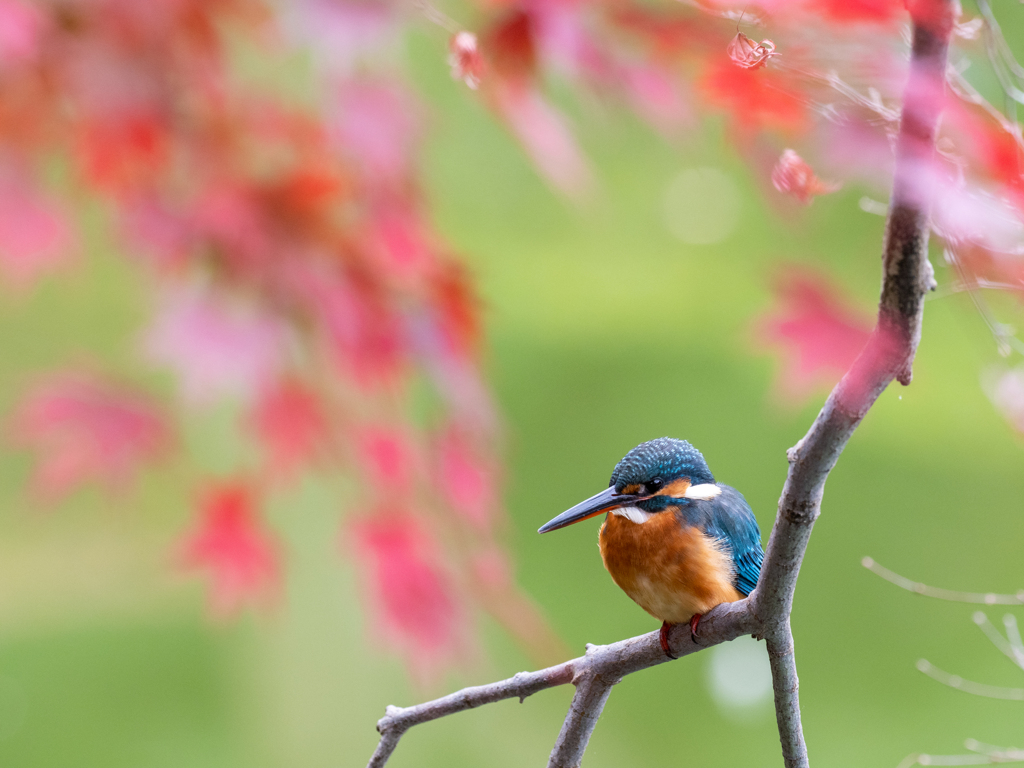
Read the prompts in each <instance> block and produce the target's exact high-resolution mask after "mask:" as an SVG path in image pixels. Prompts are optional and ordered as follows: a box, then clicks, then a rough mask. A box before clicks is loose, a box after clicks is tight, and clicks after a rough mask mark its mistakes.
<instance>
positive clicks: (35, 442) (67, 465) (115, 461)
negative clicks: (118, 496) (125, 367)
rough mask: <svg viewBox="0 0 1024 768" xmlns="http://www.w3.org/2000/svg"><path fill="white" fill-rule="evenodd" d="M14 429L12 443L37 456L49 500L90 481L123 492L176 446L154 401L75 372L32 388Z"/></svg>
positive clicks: (42, 493) (35, 479)
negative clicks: (151, 463) (146, 465)
mask: <svg viewBox="0 0 1024 768" xmlns="http://www.w3.org/2000/svg"><path fill="white" fill-rule="evenodd" d="M9 426H10V430H11V436H12V440H13V442H14V443H15V444H17V445H20V446H23V447H25V448H27V449H28V450H30V451H31V452H32V453H33V454H34V455H35V468H34V470H33V473H32V479H31V484H32V490H33V491H34V492H35V493H36V494H37V495H38V496H39V497H40V498H42V499H44V500H45V501H48V502H53V501H57V500H59V499H61V498H63V497H64V496H66V495H67V494H68V493H70V492H71V491H72V490H74V489H75V488H77V487H79V486H81V485H83V484H85V483H87V482H100V483H103V484H105V485H106V486H108V487H110V488H112V489H115V490H116V489H120V488H122V487H124V486H125V485H126V484H128V483H130V482H131V481H132V480H133V479H134V477H135V475H136V473H137V472H138V471H139V469H140V468H141V466H142V465H143V464H144V463H145V462H147V461H150V460H152V459H154V458H156V457H157V456H159V455H160V454H161V453H162V452H163V451H164V450H165V449H166V448H167V447H168V445H169V443H170V431H169V428H168V426H167V424H166V423H165V421H164V417H163V414H162V413H161V411H160V410H159V409H158V408H157V406H156V404H155V403H154V402H152V401H151V400H150V398H149V397H147V396H145V395H143V394H141V393H138V392H135V391H132V390H131V389H128V388H127V387H125V386H123V385H121V384H117V383H113V382H110V381H106V380H103V379H101V378H99V377H98V376H95V375H91V374H87V373H82V372H77V371H74V372H72V371H67V372H62V373H57V374H53V375H51V376H49V377H47V378H45V379H42V380H40V381H39V382H37V383H36V384H34V385H33V386H32V387H31V388H30V389H29V390H28V392H26V393H25V395H24V396H23V398H22V399H21V401H20V402H19V403H18V405H17V407H16V408H15V410H14V413H13V414H12V416H11V420H10V425H9Z"/></svg>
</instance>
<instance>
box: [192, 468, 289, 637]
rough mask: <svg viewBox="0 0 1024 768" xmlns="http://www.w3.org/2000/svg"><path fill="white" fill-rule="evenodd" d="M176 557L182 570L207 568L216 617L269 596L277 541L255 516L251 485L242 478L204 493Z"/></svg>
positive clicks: (274, 583) (275, 571)
mask: <svg viewBox="0 0 1024 768" xmlns="http://www.w3.org/2000/svg"><path fill="white" fill-rule="evenodd" d="M178 559H179V562H180V564H181V566H182V567H183V568H185V569H186V570H203V571H207V572H208V578H209V592H208V595H209V607H210V612H211V613H212V614H213V615H214V616H215V617H218V618H226V617H229V616H231V615H233V614H235V613H237V612H238V611H239V610H240V609H241V608H242V606H243V605H244V604H245V603H247V602H250V603H256V602H259V601H265V600H267V599H268V598H270V597H272V596H273V593H274V592H275V591H276V589H277V587H278V581H279V579H280V575H279V563H278V554H277V545H276V543H275V541H274V539H273V538H272V536H271V534H270V532H269V531H268V530H266V529H265V528H264V527H263V525H262V524H261V522H260V520H259V515H258V513H257V510H256V504H255V501H254V499H253V491H252V489H251V488H249V486H248V485H246V484H245V483H244V482H242V481H234V482H227V483H224V484H222V485H216V486H213V487H211V488H209V489H208V490H207V491H206V493H205V494H203V496H202V498H201V499H200V502H199V514H198V519H197V520H196V522H195V525H194V527H193V529H192V531H191V532H189V533H188V534H186V535H185V537H184V540H183V541H182V542H181V544H180V547H179V551H178Z"/></svg>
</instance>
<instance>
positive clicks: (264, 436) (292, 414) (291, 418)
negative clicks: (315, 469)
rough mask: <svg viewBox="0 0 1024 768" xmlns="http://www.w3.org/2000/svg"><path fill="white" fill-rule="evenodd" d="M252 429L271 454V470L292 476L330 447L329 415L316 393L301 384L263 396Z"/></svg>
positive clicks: (280, 386) (284, 384) (286, 385)
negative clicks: (328, 440)
mask: <svg viewBox="0 0 1024 768" xmlns="http://www.w3.org/2000/svg"><path fill="white" fill-rule="evenodd" d="M252 421H253V426H254V427H255V429H256V434H257V435H259V437H260V439H261V440H262V441H263V444H264V445H265V446H266V449H267V451H268V452H269V454H270V468H271V470H272V471H273V472H275V473H276V474H279V475H281V476H284V477H289V476H291V475H292V474H293V473H294V471H295V470H296V469H297V468H298V467H299V466H300V465H302V464H304V463H307V462H310V461H312V460H313V459H314V458H315V457H316V456H317V454H318V453H319V452H320V451H321V450H322V449H323V448H324V446H325V445H326V443H327V439H328V434H329V425H328V421H327V415H326V414H325V413H324V409H323V406H322V404H321V403H320V400H319V398H318V397H317V395H316V393H315V392H313V391H312V390H311V389H309V388H307V387H306V386H305V385H304V384H302V383H300V382H298V381H289V380H286V381H282V382H279V383H278V384H277V385H276V386H275V387H273V388H272V389H270V390H268V391H267V392H266V393H265V394H263V395H262V396H261V397H260V399H259V401H258V402H257V404H256V408H255V410H254V411H253V414H252Z"/></svg>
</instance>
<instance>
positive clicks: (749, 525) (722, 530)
mask: <svg viewBox="0 0 1024 768" xmlns="http://www.w3.org/2000/svg"><path fill="white" fill-rule="evenodd" d="M718 487H719V488H721V489H722V493H721V494H719V495H718V496H717V497H716V498H714V499H709V500H707V501H696V502H692V503H691V504H690V505H688V508H684V510H683V514H684V515H685V516H686V517H687V518H689V520H688V522H690V523H691V524H696V525H698V526H699V527H700V528H701V529H702V530H703V531H704V532H705V533H707V534H708V535H709V536H714V537H715V538H716V539H718V540H719V541H721V542H723V543H724V544H725V545H726V546H727V547H728V548H729V551H730V552H731V553H732V560H733V565H734V567H735V569H736V577H735V581H734V582H733V586H735V587H736V589H737V590H739V592H740V593H742V594H744V595H749V594H750V593H751V592H752V591H753V590H754V587H755V586H757V579H758V576H760V575H761V563H762V561H763V560H764V550H763V549H762V547H761V529H760V528H759V527H758V525H757V518H755V517H754V513H753V512H752V511H751V510H750V505H749V504H747V500H746V499H744V498H743V494H742V493H740V492H739V491H737V490H736V489H735V488H731V487H729V486H728V485H722V484H721V483H719V484H718Z"/></svg>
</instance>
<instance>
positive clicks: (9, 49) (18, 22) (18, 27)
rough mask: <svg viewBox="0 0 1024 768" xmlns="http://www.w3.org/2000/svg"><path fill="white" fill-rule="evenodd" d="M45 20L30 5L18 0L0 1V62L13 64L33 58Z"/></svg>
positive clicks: (7, 64) (6, 64)
mask: <svg viewBox="0 0 1024 768" xmlns="http://www.w3.org/2000/svg"><path fill="white" fill-rule="evenodd" d="M45 21H46V19H45V17H44V16H43V13H42V12H41V11H40V10H39V9H38V8H35V7H34V6H32V5H29V4H27V3H22V2H18V0H3V1H2V2H0V62H2V63H3V64H4V65H5V66H14V65H17V64H20V63H22V62H26V61H30V60H31V59H33V58H35V56H36V54H37V53H38V50H39V37H40V35H41V34H42V32H43V25H44V24H45Z"/></svg>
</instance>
